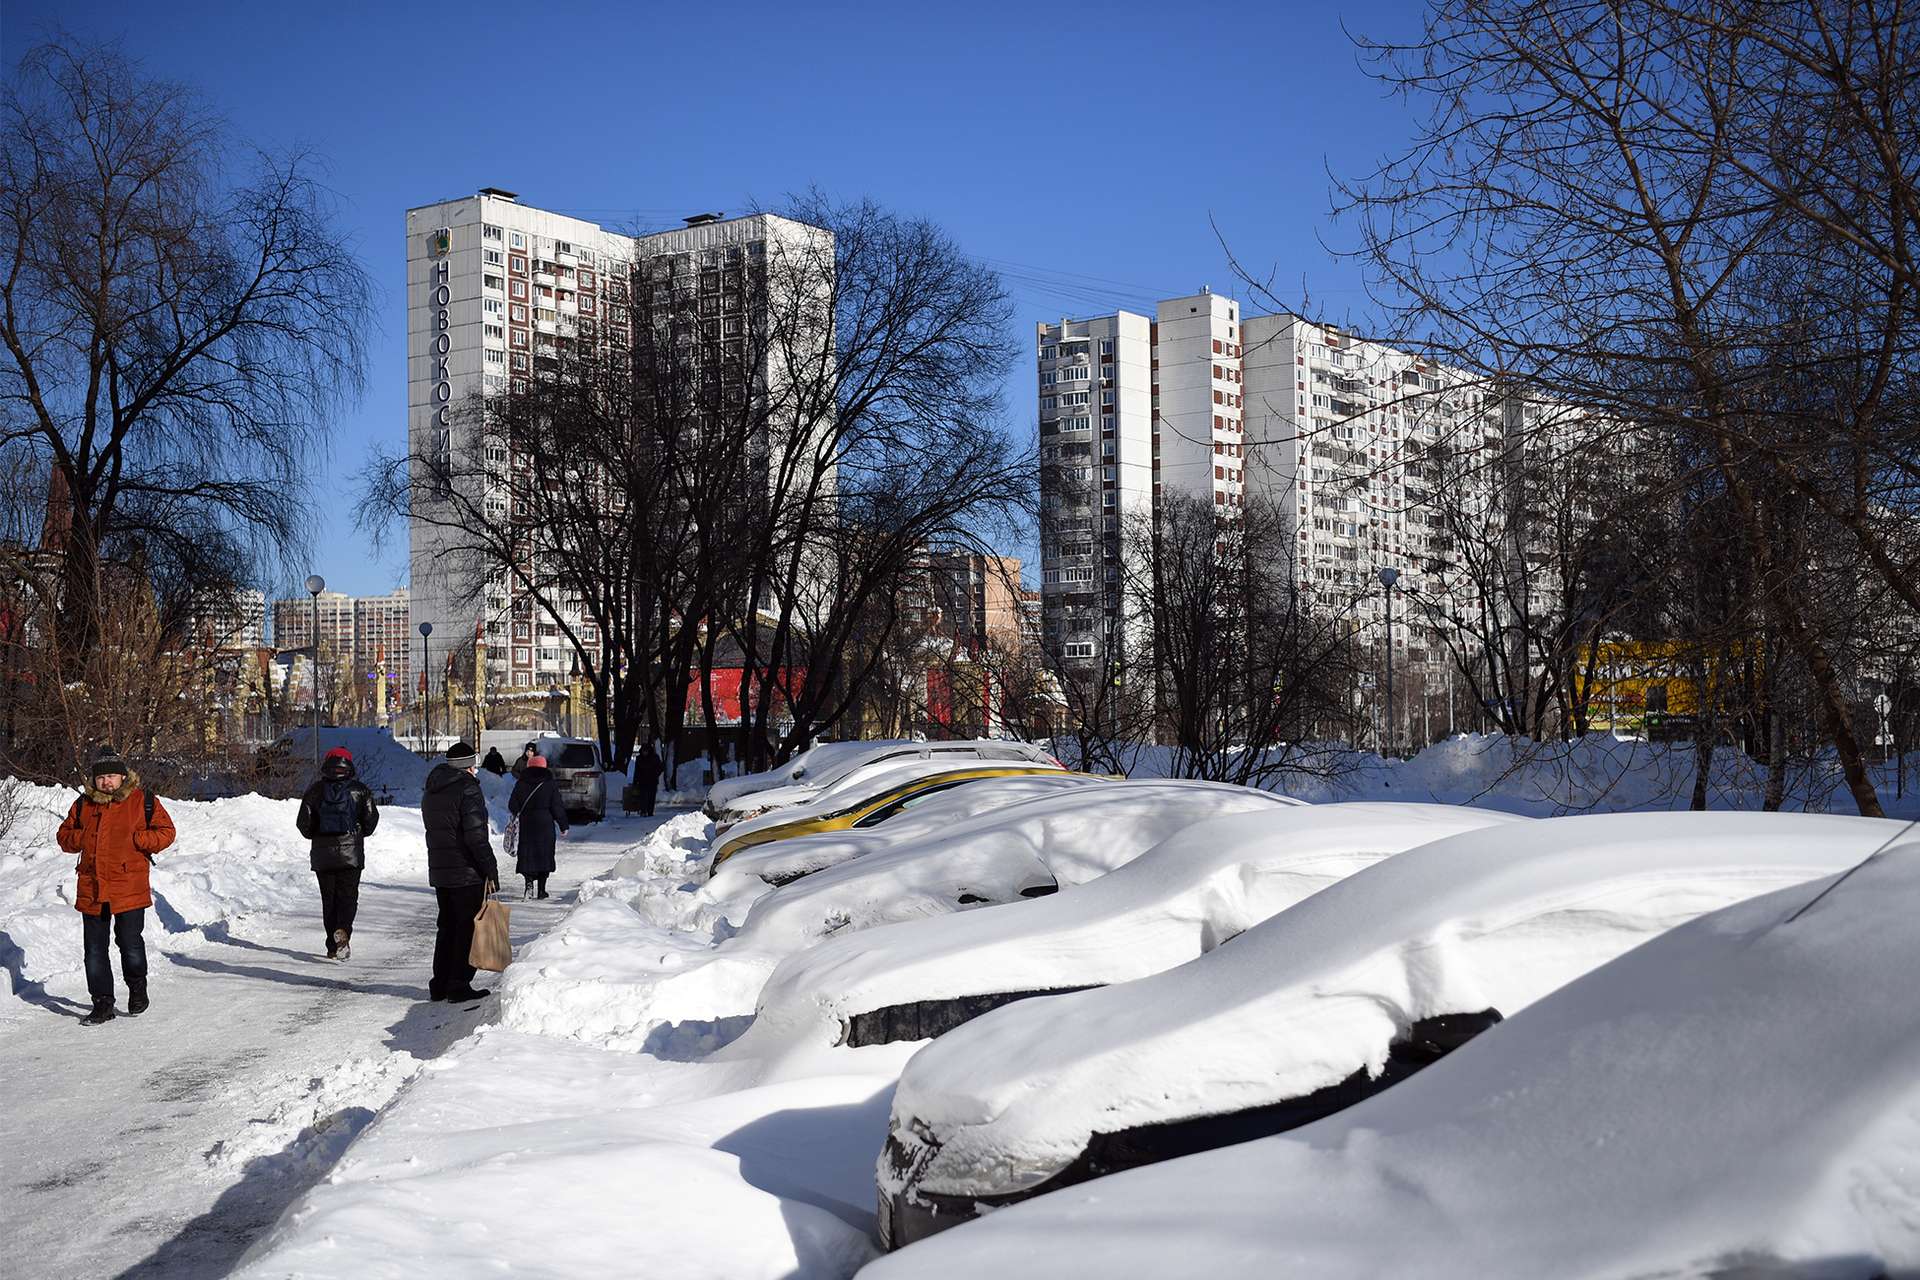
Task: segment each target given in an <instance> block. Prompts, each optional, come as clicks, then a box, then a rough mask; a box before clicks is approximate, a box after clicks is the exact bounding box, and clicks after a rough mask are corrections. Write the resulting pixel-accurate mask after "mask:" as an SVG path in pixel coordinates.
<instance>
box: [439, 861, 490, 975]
mask: <svg viewBox="0 0 1920 1280" xmlns="http://www.w3.org/2000/svg"><path fill="white" fill-rule="evenodd" d="M433 895H434V897H436V898H438V899H439V900H440V918H439V921H438V924H439V929H438V931H437V932H436V933H435V934H434V938H433V981H432V982H431V983H429V984H428V985H427V994H428V995H430V996H432V997H433V998H434V999H435V1000H440V999H443V998H445V997H446V996H448V995H451V994H453V993H454V992H456V991H465V990H467V989H468V988H470V987H472V986H473V974H474V969H473V966H472V965H470V964H468V963H467V957H468V956H469V955H470V954H472V952H473V918H474V917H475V916H477V915H479V914H480V904H481V903H482V902H485V901H486V898H487V886H485V885H483V884H463V885H461V886H460V887H459V888H457V889H435V890H434V891H433Z"/></svg>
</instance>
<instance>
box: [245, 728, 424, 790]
mask: <svg viewBox="0 0 1920 1280" xmlns="http://www.w3.org/2000/svg"><path fill="white" fill-rule="evenodd" d="M319 734H320V743H319V747H320V751H319V754H320V755H321V756H323V757H324V756H325V755H326V754H327V752H329V751H331V750H333V749H334V748H335V747H345V748H346V749H347V750H348V751H351V752H352V753H353V769H354V773H355V774H356V775H357V776H358V777H359V779H360V781H362V782H364V783H366V784H367V786H368V788H369V789H371V790H372V791H373V793H374V794H375V795H390V796H392V797H393V799H394V802H395V803H398V804H415V805H417V804H419V803H420V791H421V789H422V788H423V787H425V786H426V785H427V773H428V771H429V770H431V769H432V768H433V764H434V762H432V761H428V760H423V759H421V757H420V755H419V754H418V753H417V752H415V751H413V750H411V749H410V748H408V747H406V746H404V745H403V744H401V743H399V742H396V741H394V739H393V735H392V734H390V733H388V732H387V731H386V730H385V729H330V728H326V727H322V728H321V729H320V730H319ZM313 736H314V730H312V729H295V730H293V731H292V732H290V733H288V734H287V735H286V736H285V737H283V738H281V739H280V747H279V748H276V750H280V749H284V751H285V754H284V755H282V756H281V757H280V759H281V764H280V767H279V771H280V772H283V773H285V774H286V775H287V776H288V777H289V778H291V779H292V780H293V781H294V782H295V783H296V784H297V785H299V786H301V787H304V786H305V785H306V784H307V783H309V782H312V781H313V777H314V766H313V761H314V758H315V757H314V741H313ZM440 758H441V759H445V758H446V757H445V756H442V757H440Z"/></svg>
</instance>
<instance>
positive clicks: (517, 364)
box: [513, 333, 527, 369]
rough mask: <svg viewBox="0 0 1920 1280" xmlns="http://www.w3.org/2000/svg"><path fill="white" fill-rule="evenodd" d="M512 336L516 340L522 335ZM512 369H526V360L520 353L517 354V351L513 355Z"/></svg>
mask: <svg viewBox="0 0 1920 1280" xmlns="http://www.w3.org/2000/svg"><path fill="white" fill-rule="evenodd" d="M513 336H514V337H516V338H518V337H521V336H522V335H520V334H517V333H516V334H514V335H513ZM513 367H514V368H516V369H525V368H526V367H527V358H526V356H524V355H522V354H521V353H520V352H518V351H516V352H514V353H513Z"/></svg>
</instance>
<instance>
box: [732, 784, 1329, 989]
mask: <svg viewBox="0 0 1920 1280" xmlns="http://www.w3.org/2000/svg"><path fill="white" fill-rule="evenodd" d="M1299 803H1300V802H1299V801H1297V800H1289V799H1286V798H1284V797H1281V796H1276V795H1273V794H1271V793H1269V792H1265V791H1255V790H1253V789H1252V788H1250V787H1236V786H1230V785H1228V784H1226V783H1220V782H1189V781H1175V780H1165V779H1155V780H1148V781H1128V780H1125V779H1115V780H1109V781H1104V782H1100V783H1091V784H1088V785H1086V786H1080V787H1075V788H1072V789H1070V790H1067V791H1063V792H1060V793H1059V794H1056V795H1051V796H1042V797H1040V798H1038V799H1034V800H1027V801H1023V802H1022V803H1020V804H1015V805H1008V806H1007V807H1005V808H1002V809H995V810H993V811H991V812H989V813H984V814H981V815H979V816H977V817H974V818H970V819H968V820H967V821H965V822H961V823H957V824H955V825H954V826H951V827H949V828H947V829H945V830H943V831H937V832H934V833H931V834H929V835H926V836H923V837H921V838H920V839H917V840H909V841H904V842H902V843H899V844H896V845H894V846H892V847H890V848H888V849H886V850H884V851H882V852H879V853H871V854H868V855H867V856H866V857H864V858H860V859H858V860H857V861H854V862H848V863H843V864H841V865H840V866H837V867H829V868H828V869H826V870H825V871H819V872H816V873H814V874H813V875H810V876H808V877H806V878H805V879H803V880H798V881H795V882H794V883H792V884H789V885H786V886H785V887H783V888H779V889H774V890H772V891H770V892H769V891H766V889H765V886H764V885H762V884H761V883H760V881H759V879H758V877H747V876H746V875H745V874H744V873H743V872H739V871H735V870H733V869H732V867H731V866H722V867H720V868H719V869H718V870H717V871H715V872H714V874H713V876H712V878H711V879H710V880H709V881H708V883H707V885H706V886H705V892H706V893H707V894H708V895H709V896H711V897H712V898H714V899H715V900H724V899H726V898H728V897H729V896H731V895H732V894H733V893H734V892H736V889H737V882H741V881H746V880H751V883H752V885H753V887H754V888H757V889H759V890H760V891H761V896H760V897H759V898H758V899H757V900H756V901H754V902H753V904H752V907H751V909H750V910H749V911H748V912H747V914H746V919H745V921H744V922H743V923H742V924H741V925H740V927H739V929H738V931H737V933H736V935H735V936H734V937H733V938H732V940H731V941H730V943H729V946H731V947H732V948H734V949H736V950H744V949H757V950H760V951H762V952H765V953H769V954H773V955H779V956H785V955H788V954H790V953H792V952H794V951H798V950H800V949H801V948H803V947H809V946H812V945H813V944H815V943H817V942H819V941H820V940H821V939H823V938H827V937H831V936H834V935H836V934H842V933H853V932H856V931H858V930H861V929H870V928H873V927H875V926H877V925H883V924H891V923H893V922H895V921H898V920H917V919H922V918H924V917H928V916H938V915H948V914H951V913H953V912H956V911H962V910H965V909H967V908H969V907H975V906H985V905H988V904H992V903H1001V902H1018V901H1020V900H1021V899H1022V898H1035V897H1040V896H1043V895H1045V894H1050V893H1053V892H1055V891H1057V890H1060V889H1065V888H1071V887H1072V886H1075V885H1080V884H1085V883H1087V882H1088V881H1090V880H1094V879H1096V878H1098V877H1100V876H1103V875H1105V874H1106V873H1107V872H1109V871H1112V870H1113V869H1114V868H1116V867H1120V866H1124V865H1125V864H1126V863H1128V862H1131V861H1133V859H1134V858H1136V857H1138V856H1139V855H1140V854H1142V853H1145V852H1146V851H1147V850H1148V849H1150V848H1152V847H1153V846H1154V845H1156V844H1159V843H1160V841H1162V840H1164V839H1166V838H1167V837H1168V836H1170V835H1172V834H1173V833H1174V832H1176V831H1178V830H1180V829H1181V828H1182V827H1188V826H1192V825H1193V824H1194V823H1196V822H1201V821H1204V820H1206V819H1208V818H1215V817H1219V816H1220V815H1222V814H1228V813H1245V812H1248V811H1250V810H1256V809H1275V808H1282V807H1287V806H1293V805H1298V804H1299Z"/></svg>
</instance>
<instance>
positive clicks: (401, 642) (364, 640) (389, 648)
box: [273, 587, 419, 695]
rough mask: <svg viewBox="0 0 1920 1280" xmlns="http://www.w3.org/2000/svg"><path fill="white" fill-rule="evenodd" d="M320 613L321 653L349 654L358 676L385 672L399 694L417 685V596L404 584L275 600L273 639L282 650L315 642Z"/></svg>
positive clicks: (330, 656)
mask: <svg viewBox="0 0 1920 1280" xmlns="http://www.w3.org/2000/svg"><path fill="white" fill-rule="evenodd" d="M316 607H317V611H318V613H319V616H320V655H321V657H322V658H323V659H324V660H325V661H326V662H327V663H328V664H329V665H332V664H334V663H335V662H337V661H339V660H340V659H341V658H347V659H349V666H350V669H351V670H352V672H353V676H354V678H355V679H356V680H365V679H367V678H368V677H369V676H370V675H372V674H373V673H375V672H379V671H385V672H386V676H387V687H388V689H389V690H390V691H392V692H393V693H394V694H395V695H399V694H400V693H401V692H402V691H403V690H409V689H411V688H412V684H411V681H412V678H413V673H414V670H415V668H414V666H413V662H414V660H415V658H416V656H417V650H418V647H419V640H418V637H417V636H414V635H413V634H412V632H411V629H410V627H409V622H410V619H411V596H410V592H409V591H408V589H407V588H405V587H402V588H400V589H399V590H397V591H393V592H391V593H389V594H387V595H384V596H360V597H355V596H349V595H345V594H343V593H341V592H338V591H322V592H321V593H320V594H319V596H317V597H314V596H308V597H306V598H304V599H291V600H275V601H274V602H273V643H274V647H275V648H277V649H280V650H283V651H284V650H288V649H304V648H306V647H308V646H309V645H311V644H312V643H313V620H314V613H315V611H316Z"/></svg>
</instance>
